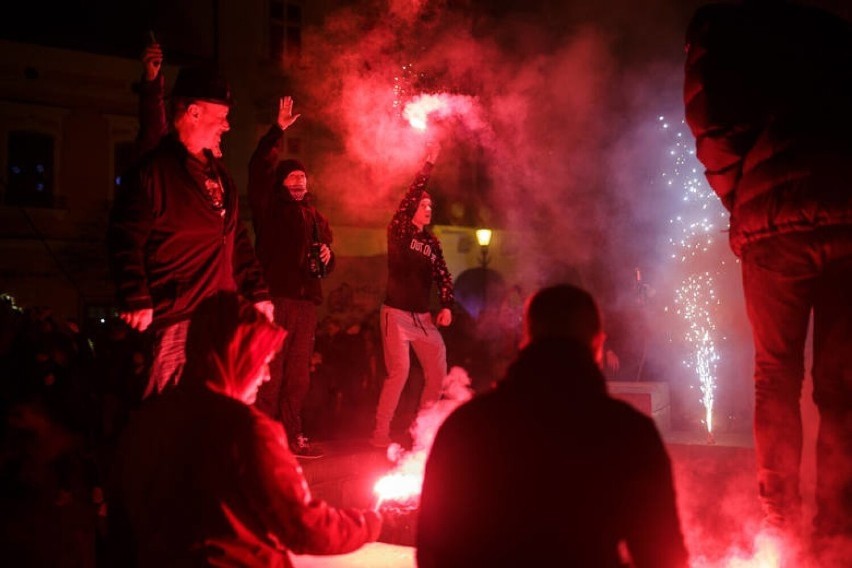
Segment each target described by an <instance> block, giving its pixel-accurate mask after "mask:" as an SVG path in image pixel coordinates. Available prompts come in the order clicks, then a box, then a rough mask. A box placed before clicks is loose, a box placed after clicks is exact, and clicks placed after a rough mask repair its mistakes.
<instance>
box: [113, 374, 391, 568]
mask: <svg viewBox="0 0 852 568" xmlns="http://www.w3.org/2000/svg"><path fill="white" fill-rule="evenodd" d="M188 382H191V381H188ZM117 456H118V458H117V462H116V464H115V467H114V469H113V475H114V483H113V490H112V491H111V495H110V497H111V503H110V514H111V517H112V527H111V528H112V533H113V535H114V538H115V539H116V542H115V547H116V548H117V549H119V550H120V552H123V553H124V554H125V555H128V554H129V555H131V556H133V555H135V556H136V558H137V559H138V565H139V566H141V567H145V566H152V567H153V566H257V567H264V568H270V567H275V568H282V567H291V566H292V565H293V564H292V561H291V560H290V558H289V555H288V553H287V551H288V550H289V551H292V552H294V553H296V554H338V553H345V552H350V551H353V550H355V549H357V548H358V547H360V546H361V545H362V544H364V543H365V542H369V541H370V540H373V539H375V537H376V536H377V535H371V534H370V530H371V529H370V527H369V526H368V524H367V522H366V520H365V518H364V515H363V514H362V512H361V511H359V510H355V509H335V508H333V507H330V506H329V505H328V504H327V503H325V502H324V501H320V500H316V499H313V498H312V496H311V492H310V490H309V489H308V486H307V483H306V481H305V478H304V476H303V475H302V470H301V468H300V467H299V464H298V462H297V461H296V458H295V457H294V456H293V454H291V453H290V450H289V448H288V445H287V439H286V436H285V433H284V429H283V427H282V426H281V424H280V423H278V422H276V421H274V420H271V419H270V418H268V417H267V416H265V415H264V414H263V413H262V412H260V411H258V410H257V409H255V408H254V407H252V406H247V405H245V404H243V403H242V402H240V401H237V400H234V399H232V398H229V397H227V396H224V395H221V394H217V393H215V392H213V391H210V390H208V389H206V388H198V387H194V388H193V389H189V388H186V387H185V386H182V387H179V388H177V389H175V390H174V391H172V392H170V393H167V394H166V395H164V396H162V397H160V398H158V399H157V400H154V401H151V403H150V404H148V405H147V406H145V407H143V408H142V409H141V411H140V412H139V414H138V415H137V416H135V417H133V419H132V420H131V421H130V423H129V425H128V427H127V429H126V431H125V432H124V434H123V437H122V441H121V444H120V447H119V451H118V454H117ZM117 560H123V562H122V563H120V564H118V565H121V566H127V565H131V564H129V562H130V561H131V559H130V558H125V559H117Z"/></svg>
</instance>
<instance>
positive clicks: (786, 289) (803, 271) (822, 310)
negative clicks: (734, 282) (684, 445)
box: [684, 0, 852, 566]
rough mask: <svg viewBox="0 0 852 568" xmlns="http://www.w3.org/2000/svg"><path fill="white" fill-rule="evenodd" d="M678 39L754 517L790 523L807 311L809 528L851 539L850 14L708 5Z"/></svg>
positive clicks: (795, 495) (797, 510) (771, 5)
mask: <svg viewBox="0 0 852 568" xmlns="http://www.w3.org/2000/svg"><path fill="white" fill-rule="evenodd" d="M686 41H687V60H686V78H685V84H684V100H685V104H686V120H687V122H688V123H689V126H690V128H691V129H692V132H693V134H694V135H695V138H696V148H697V155H698V158H699V160H701V162H702V163H703V164H704V166H705V167H706V171H705V174H706V176H707V181H708V182H709V183H710V185H711V186H712V188H713V190H714V191H715V192H716V193H717V194H718V196H719V198H720V199H721V200H722V203H723V204H724V205H725V207H726V208H727V209H728V211H730V213H731V219H730V244H731V248H732V249H733V251H734V253H735V254H736V255H737V256H738V257H739V259H740V261H741V264H742V274H743V291H744V293H745V303H746V309H747V310H748V316H749V320H750V321H751V327H752V332H753V336H754V348H755V371H754V381H755V410H754V438H755V450H756V457H757V467H758V482H759V490H760V498H761V502H762V505H763V509H764V513H765V521H766V525H767V526H768V528H771V529H773V530H776V531H780V532H781V533H782V534H785V535H787V536H792V537H796V536H797V535H798V532H799V530H800V526H799V525H800V517H801V509H802V507H801V497H800V491H799V467H800V462H801V457H802V419H801V410H800V405H799V401H800V398H801V391H802V382H803V379H804V374H805V373H804V364H805V355H804V353H805V341H806V337H807V334H808V324H809V320H810V318H811V316H813V396H814V402H815V403H816V406H817V408H818V410H819V415H820V425H819V433H818V439H817V449H816V453H817V475H816V518H815V519H814V529H815V536H816V541H820V540H824V541H828V540H835V539H838V540H839V541H845V543H846V545H847V546H850V548H852V355H850V348H851V347H852V301H850V290H852V136H850V132H852V24H850V23H849V22H848V21H845V20H843V19H841V18H839V17H837V16H834V15H832V14H829V13H827V12H824V11H821V10H818V9H815V8H810V7H803V6H796V5H794V4H791V3H788V2H783V1H778V2H768V1H765V0H764V1H757V0H755V1H746V2H741V3H737V4H712V5H708V6H704V7H702V8H701V9H699V11H697V12H696V14H695V15H694V17H693V19H692V22H691V23H690V26H689V30H688V32H687V38H686ZM849 553H850V552H849V551H847V554H849ZM848 561H849V556H847V557H846V560H845V561H843V562H841V563H840V565H843V566H849V565H850V564H849V563H848ZM827 562H828V561H827V560H826V561H823V562H821V564H820V565H821V566H825V565H826V563H827Z"/></svg>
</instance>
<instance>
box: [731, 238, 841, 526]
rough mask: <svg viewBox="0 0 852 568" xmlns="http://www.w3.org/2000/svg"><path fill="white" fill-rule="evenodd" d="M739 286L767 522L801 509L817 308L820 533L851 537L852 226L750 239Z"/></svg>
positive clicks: (780, 521)
mask: <svg viewBox="0 0 852 568" xmlns="http://www.w3.org/2000/svg"><path fill="white" fill-rule="evenodd" d="M742 273H743V289H744V293H745V300H746V308H747V310H748V316H749V320H750V321H751V327H752V333H753V336H754V349H755V371H754V381H755V414H754V435H755V450H756V457H757V466H758V483H759V490H760V498H761V502H762V505H763V508H764V512H765V513H766V517H767V521H768V522H769V523H770V524H774V525H776V526H780V527H785V526H787V525H790V526H791V528H793V525H794V524H795V523H796V522H797V520H798V518H799V515H800V506H801V505H800V494H799V467H800V462H801V457H802V419H801V412H800V405H799V401H800V397H801V389H802V381H803V379H804V351H805V340H806V337H807V331H808V323H809V320H810V317H811V314H813V369H812V376H813V387H814V388H813V391H814V402H815V403H816V406H817V409H818V411H819V416H820V424H819V432H818V437H817V447H816V455H817V480H816V484H817V486H816V505H817V514H816V518H815V519H814V528H815V529H816V531H817V533H818V534H824V535H836V534H846V535H852V226H846V227H839V228H826V229H819V230H815V231H811V232H807V233H792V234H788V235H779V236H776V237H771V238H767V239H763V240H760V241H758V242H756V243H754V244H751V245H749V246H748V247H747V248H746V250H745V251H744V253H743V257H742Z"/></svg>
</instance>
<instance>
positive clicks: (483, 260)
mask: <svg viewBox="0 0 852 568" xmlns="http://www.w3.org/2000/svg"><path fill="white" fill-rule="evenodd" d="M476 242H477V243H479V253H480V255H481V256H480V258H479V264H480V265H481V266H482V269H483V270H485V268H486V267H487V266H488V260H489V259H488V245H490V244H491V229H477V230H476Z"/></svg>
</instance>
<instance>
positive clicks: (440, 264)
mask: <svg viewBox="0 0 852 568" xmlns="http://www.w3.org/2000/svg"><path fill="white" fill-rule="evenodd" d="M431 172H432V164H430V163H428V162H427V163H426V165H425V166H424V167H423V169H422V170H421V171H420V173H418V174H417V177H416V178H415V179H414V182H413V183H412V184H411V186H410V187H409V188H408V191H407V192H406V194H405V197H403V198H402V201H401V202H400V203H399V207H398V208H397V210H396V213H394V216H393V218H392V219H391V222H390V224H389V225H388V283H387V291H386V293H385V304H386V305H388V306H390V307H392V308H397V309H399V310H405V311H409V312H415V313H424V312H428V311H429V296H430V293H431V291H432V284H433V283H434V284H435V286H436V287H437V289H438V300H439V302H440V304H441V307H442V308H452V306H453V278H452V276H451V275H450V271H449V269H448V268H447V263H446V261H445V260H444V252H443V250H442V249H441V242H440V241H439V240H438V238H437V237H436V236H435V235H433V234H432V233H431V232H430V231H429V230H428V229H427V228H426V227H424V228H423V229H422V230H419V229H418V228H417V227H416V226H414V223H412V222H411V220H412V219H413V218H414V213H415V211H417V207H418V205H419V203H420V200H421V198H422V197H423V195H424V192H425V191H426V183H427V182H428V181H429V175H430V174H431Z"/></svg>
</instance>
